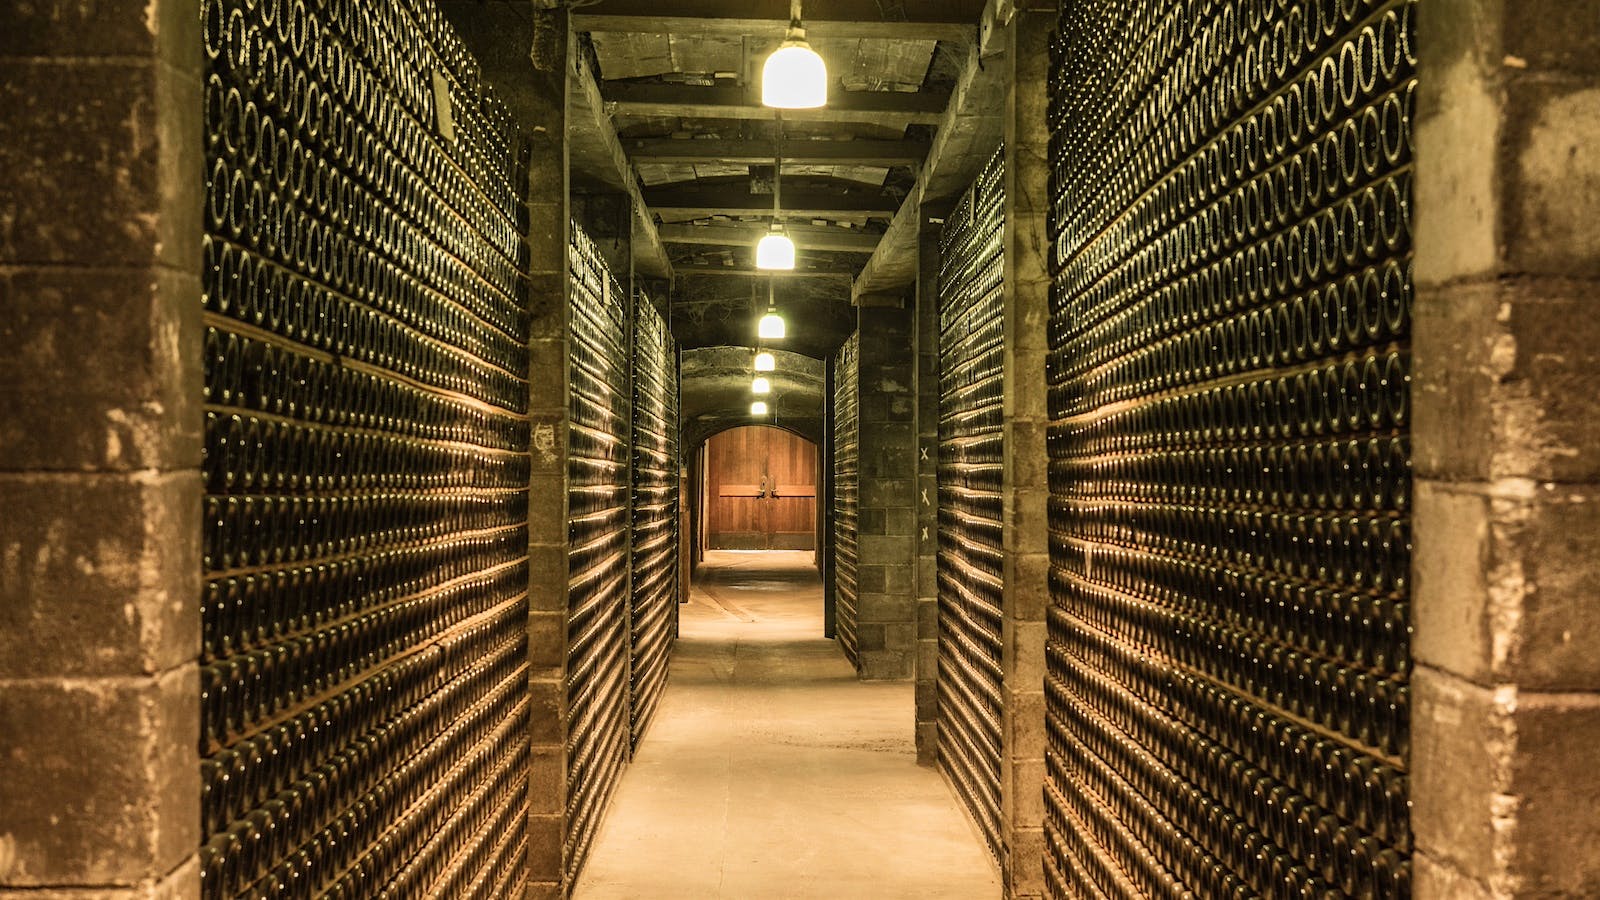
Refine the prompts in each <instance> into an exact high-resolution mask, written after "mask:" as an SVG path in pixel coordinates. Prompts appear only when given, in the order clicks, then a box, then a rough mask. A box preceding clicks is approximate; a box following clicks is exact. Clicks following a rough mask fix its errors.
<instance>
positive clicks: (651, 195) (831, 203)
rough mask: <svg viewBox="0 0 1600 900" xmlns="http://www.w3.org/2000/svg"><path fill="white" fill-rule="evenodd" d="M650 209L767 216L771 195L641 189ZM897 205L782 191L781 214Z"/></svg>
mask: <svg viewBox="0 0 1600 900" xmlns="http://www.w3.org/2000/svg"><path fill="white" fill-rule="evenodd" d="M644 200H645V203H647V204H649V206H650V209H651V211H652V212H654V213H656V214H657V215H659V216H661V217H663V218H668V219H705V218H710V217H711V216H770V215H772V197H771V195H767V194H752V193H750V191H749V189H748V188H743V187H738V188H723V189H720V190H705V189H699V190H697V189H692V188H666V189H662V188H650V189H647V190H646V191H645V192H644ZM898 208H899V204H897V203H895V202H894V200H892V199H891V198H889V197H885V196H884V195H882V194H874V193H867V192H865V191H862V192H860V193H844V192H836V191H784V192H783V216H784V218H788V219H862V218H868V219H887V218H890V217H891V216H893V215H894V214H895V210H896V209H898Z"/></svg>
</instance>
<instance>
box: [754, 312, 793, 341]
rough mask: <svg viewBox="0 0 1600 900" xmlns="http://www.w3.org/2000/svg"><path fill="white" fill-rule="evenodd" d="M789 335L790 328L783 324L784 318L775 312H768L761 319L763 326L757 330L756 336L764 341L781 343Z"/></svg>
mask: <svg viewBox="0 0 1600 900" xmlns="http://www.w3.org/2000/svg"><path fill="white" fill-rule="evenodd" d="M787 333H788V327H787V326H786V325H784V323H783V316H780V315H778V314H777V313H775V312H768V313H767V314H766V315H764V316H762V317H761V324H760V325H759V326H757V328H756V336H757V337H759V338H761V339H762V340H764V341H781V340H783V338H784V335H786V334H787Z"/></svg>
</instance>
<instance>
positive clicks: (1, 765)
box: [0, 0, 205, 900]
mask: <svg viewBox="0 0 1600 900" xmlns="http://www.w3.org/2000/svg"><path fill="white" fill-rule="evenodd" d="M199 21H200V13H199V4H198V3H197V2H192V0H188V2H186V0H176V2H167V0H163V2H157V3H150V2H130V0H108V2H104V3H98V4H77V3H62V2H44V3H32V4H11V6H10V8H9V9H8V10H7V13H6V17H5V29H6V37H5V39H4V41H0V47H3V49H0V104H3V105H4V109H5V110H6V112H5V117H6V128H5V129H4V130H3V131H0V222H3V225H0V510H3V511H4V512H3V513H0V520H3V524H0V896H13V895H15V896H28V897H35V896H38V897H44V896H47V895H48V896H50V897H62V898H66V897H88V896H94V897H105V898H129V900H131V898H149V897H156V896H195V895H197V894H198V893H199V869H198V865H197V862H196V856H197V854H196V851H197V850H198V849H199V845H200V756H199V750H198V744H199V736H200V685H199V668H198V659H199V652H200V593H201V586H200V585H201V558H200V554H201V545H200V537H201V524H200V510H201V497H202V494H203V488H202V483H201V477H200V448H201V402H202V395H201V389H202V374H201V359H202V352H201V345H202V326H201V302H200V293H201V288H200V248H201V235H202V222H201V209H202V205H203V196H202V195H203V190H204V185H203V177H202V175H203V172H204V171H205V169H204V161H203V159H202V155H201V154H202V146H203V145H202V138H201V99H200V98H201V88H200V85H201V82H200V74H199V73H200V70H201V48H202V42H201V38H200V33H199Z"/></svg>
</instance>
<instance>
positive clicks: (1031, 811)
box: [1000, 9, 1055, 898]
mask: <svg viewBox="0 0 1600 900" xmlns="http://www.w3.org/2000/svg"><path fill="white" fill-rule="evenodd" d="M1054 24H1055V13H1054V10H1053V9H1051V10H1049V11H1037V12H1034V11H1027V10H1019V11H1017V13H1016V16H1015V18H1014V19H1013V20H1012V21H1011V22H1010V23H1009V25H1008V26H1007V34H1006V36H1005V47H1006V56H1005V59H1004V60H1003V61H1002V64H1003V66H1004V68H1005V69H1006V70H1007V77H1006V81H1007V88H1006V103H1005V192H1006V211H1005V220H1006V227H1005V285H1004V288H1003V290H1004V301H1003V302H1004V304H1005V312H1004V313H1003V315H1004V323H1005V324H1004V326H1003V330H1004V333H1005V336H1006V339H1005V355H1004V360H1003V365H1004V375H1003V378H1004V380H1005V390H1004V396H1005V401H1004V406H1003V410H1004V422H1005V425H1004V428H1003V431H1004V435H1005V447H1006V454H1005V467H1004V470H1003V472H1002V475H1001V515H1002V532H1001V543H1002V546H1003V547H1004V549H1005V562H1004V578H1005V585H1006V595H1005V604H1004V607H1003V609H1002V621H1001V648H1002V649H1001V654H1002V660H1003V662H1002V669H1003V672H1004V675H1003V678H1004V682H1003V687H1002V693H1003V695H1004V698H1005V715H1004V718H1003V721H1002V722H1001V732H1002V740H1003V744H1002V747H1003V750H1002V758H1001V761H1000V778H1001V807H1000V818H1001V827H1002V829H1003V834H1004V841H1005V857H1004V859H1003V860H1002V871H1003V874H1004V876H1005V885H1006V896H1007V897H1011V898H1037V897H1043V896H1044V894H1045V886H1044V769H1045V763H1044V754H1045V725H1044V721H1045V699H1044V680H1045V653H1044V648H1045V628H1046V626H1045V618H1046V610H1047V609H1049V606H1050V582H1049V570H1050V555H1049V548H1050V530H1049V517H1048V509H1049V496H1050V485H1049V454H1048V450H1047V449H1046V444H1045V436H1046V434H1047V432H1048V430H1049V426H1050V414H1049V405H1048V396H1049V392H1048V385H1047V384H1046V381H1045V356H1046V354H1047V335H1048V333H1049V328H1048V327H1047V326H1048V324H1049V321H1050V270H1049V256H1048V254H1049V249H1050V246H1051V242H1050V237H1049V229H1048V227H1047V221H1046V219H1047V215H1048V212H1049V205H1050V200H1049V197H1050V192H1049V181H1050V166H1049V158H1050V148H1049V136H1048V134H1047V133H1046V132H1045V130H1044V129H1043V128H1042V127H1040V126H1041V124H1042V123H1043V122H1044V121H1045V117H1046V111H1047V109H1048V102H1049V101H1048V95H1047V92H1048V85H1049V83H1050V35H1051V32H1052V30H1053V26H1054Z"/></svg>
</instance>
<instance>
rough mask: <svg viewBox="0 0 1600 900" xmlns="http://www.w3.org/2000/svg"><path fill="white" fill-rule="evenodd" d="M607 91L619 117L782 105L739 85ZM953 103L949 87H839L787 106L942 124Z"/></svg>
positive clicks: (864, 120)
mask: <svg viewBox="0 0 1600 900" xmlns="http://www.w3.org/2000/svg"><path fill="white" fill-rule="evenodd" d="M602 93H603V94H604V95H605V99H606V108H607V109H608V110H610V111H611V112H613V113H615V114H616V115H619V116H644V117H676V118H683V119H741V120H748V121H773V120H776V119H777V116H778V110H775V109H772V108H771V107H767V106H762V105H761V103H760V102H759V100H757V99H756V98H755V97H754V96H753V95H752V94H751V93H750V92H749V90H748V89H747V88H745V87H740V86H737V85H732V86H726V87H724V86H720V85H719V86H716V87H697V86H693V85H681V84H635V83H621V82H607V83H606V84H605V86H604V87H603V88H602ZM949 102H950V97H949V95H948V94H946V93H944V92H943V91H917V92H915V93H911V92H908V91H839V90H834V91H831V92H830V93H829V96H828V105H827V106H825V107H823V108H821V109H786V110H783V118H784V120H785V121H789V122H844V123H850V124H865V125H884V126H889V127H904V126H906V125H937V124H939V122H940V121H941V120H942V119H943V118H944V110H945V108H946V106H948V105H949Z"/></svg>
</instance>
